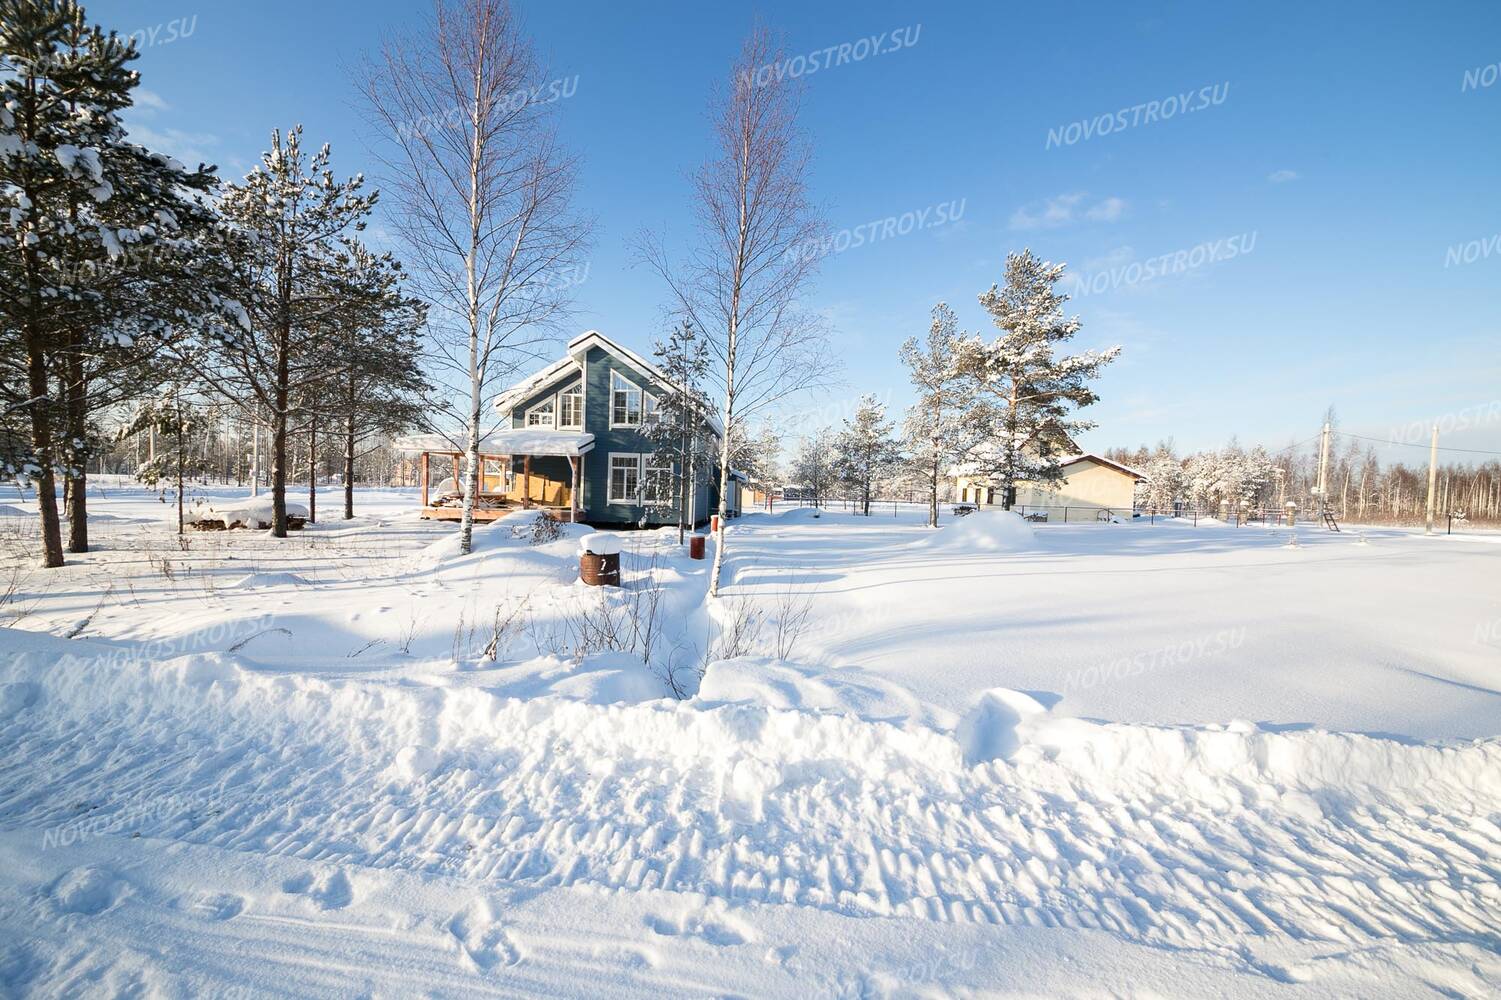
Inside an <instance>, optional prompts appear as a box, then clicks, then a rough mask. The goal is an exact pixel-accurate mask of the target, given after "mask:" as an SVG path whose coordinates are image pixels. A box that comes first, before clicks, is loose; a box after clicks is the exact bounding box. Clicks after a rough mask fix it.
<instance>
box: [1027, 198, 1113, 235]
mask: <svg viewBox="0 0 1501 1000" xmlns="http://www.w3.org/2000/svg"><path fill="white" fill-rule="evenodd" d="M1127 207H1128V206H1127V203H1126V200H1125V199H1124V198H1116V197H1109V198H1102V199H1100V200H1098V201H1094V202H1091V201H1090V200H1089V194H1088V192H1085V191H1075V192H1071V193H1069V194H1060V195H1058V196H1057V197H1054V198H1048V199H1047V200H1046V201H1044V202H1043V203H1042V204H1041V205H1040V206H1039V205H1023V206H1022V207H1021V208H1018V209H1017V210H1016V211H1015V212H1013V213H1011V222H1010V225H1011V228H1012V229H1019V230H1029V229H1058V228H1060V227H1062V226H1068V225H1072V224H1073V223H1075V222H1078V221H1080V220H1081V219H1082V220H1086V221H1089V222H1116V221H1118V220H1119V219H1120V218H1121V217H1122V216H1123V215H1125V213H1126V208H1127Z"/></svg>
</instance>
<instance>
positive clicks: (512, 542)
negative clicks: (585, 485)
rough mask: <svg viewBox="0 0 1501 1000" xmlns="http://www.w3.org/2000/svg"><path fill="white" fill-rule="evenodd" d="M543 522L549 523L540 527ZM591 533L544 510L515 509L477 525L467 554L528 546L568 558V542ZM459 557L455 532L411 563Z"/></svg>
mask: <svg viewBox="0 0 1501 1000" xmlns="http://www.w3.org/2000/svg"><path fill="white" fill-rule="evenodd" d="M544 521H546V522H550V523H548V524H543V523H542V522H544ZM593 532H594V529H593V528H591V527H589V526H588V525H585V524H565V523H560V522H558V521H554V520H553V519H552V518H550V517H549V516H548V515H547V514H546V513H545V512H544V511H540V510H517V511H513V512H512V513H510V514H507V515H506V516H504V517H498V518H496V519H495V520H493V521H490V522H489V523H488V524H481V523H478V522H476V523H475V525H474V534H473V539H472V542H471V549H470V553H469V554H470V556H475V555H484V554H488V553H491V552H495V551H498V550H503V549H515V548H524V547H526V546H529V545H530V546H534V547H535V548H536V550H537V551H540V552H545V553H548V554H550V555H552V554H556V555H560V556H568V557H570V558H571V557H572V556H573V555H574V552H575V550H574V547H573V545H572V544H570V542H571V540H572V539H577V538H581V537H583V536H585V535H589V534H592V533H593ZM459 558H462V557H461V556H460V554H459V533H458V531H457V530H455V531H453V532H452V533H451V534H446V535H444V536H443V537H442V538H440V539H438V540H437V541H435V542H433V543H432V544H430V545H428V546H427V547H426V548H424V549H422V550H421V551H420V552H418V553H417V555H416V556H415V559H414V561H415V563H416V565H418V566H421V567H432V566H437V565H439V564H441V563H446V562H451V561H453V560H455V559H459Z"/></svg>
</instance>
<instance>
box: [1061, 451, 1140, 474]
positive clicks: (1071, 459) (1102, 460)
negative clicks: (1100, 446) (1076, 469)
mask: <svg viewBox="0 0 1501 1000" xmlns="http://www.w3.org/2000/svg"><path fill="white" fill-rule="evenodd" d="M1086 459H1088V460H1089V461H1093V462H1098V463H1099V464H1100V465H1106V466H1109V467H1110V468H1112V469H1114V470H1116V471H1117V472H1124V473H1125V474H1126V475H1128V476H1134V477H1135V478H1137V479H1146V478H1147V477H1146V476H1145V475H1143V474H1142V473H1140V472H1138V471H1136V470H1135V469H1133V468H1131V467H1130V466H1129V465H1122V464H1121V463H1119V462H1113V461H1111V460H1110V459H1108V458H1106V457H1105V456H1104V455H1096V454H1095V453H1094V452H1084V453H1083V454H1081V455H1068V456H1066V457H1064V458H1060V459H1059V460H1058V464H1059V465H1073V464H1074V463H1075V462H1083V461H1085V460H1086Z"/></svg>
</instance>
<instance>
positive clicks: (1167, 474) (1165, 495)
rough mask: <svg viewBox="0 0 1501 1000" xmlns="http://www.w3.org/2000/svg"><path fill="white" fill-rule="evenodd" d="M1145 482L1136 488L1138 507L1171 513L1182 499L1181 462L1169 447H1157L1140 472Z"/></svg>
mask: <svg viewBox="0 0 1501 1000" xmlns="http://www.w3.org/2000/svg"><path fill="white" fill-rule="evenodd" d="M1141 472H1142V474H1143V475H1144V476H1145V477H1146V480H1147V481H1146V482H1145V483H1143V484H1141V485H1140V486H1138V488H1137V503H1138V506H1141V507H1144V508H1146V509H1147V510H1151V511H1158V512H1163V513H1173V512H1175V511H1176V510H1177V505H1178V502H1179V501H1180V500H1182V499H1183V483H1184V471H1183V462H1182V461H1181V460H1180V459H1179V458H1178V457H1177V456H1176V455H1174V454H1173V452H1172V449H1171V447H1168V446H1166V445H1162V446H1159V447H1158V449H1157V451H1156V452H1154V453H1153V454H1152V456H1151V457H1150V458H1148V459H1147V461H1146V463H1145V467H1144V468H1143V469H1142V470H1141Z"/></svg>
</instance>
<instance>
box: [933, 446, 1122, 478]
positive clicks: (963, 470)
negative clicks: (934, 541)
mask: <svg viewBox="0 0 1501 1000" xmlns="http://www.w3.org/2000/svg"><path fill="white" fill-rule="evenodd" d="M983 448H985V446H981V449H983ZM981 449H972V450H971V451H970V454H971V455H974V454H980V453H982V452H981ZM983 453H984V454H986V455H994V449H993V448H992V449H990V450H989V451H985V452H983ZM1057 461H1058V465H1059V467H1061V468H1066V467H1067V466H1070V465H1075V464H1077V463H1079V462H1095V463H1097V464H1099V465H1103V466H1106V467H1108V468H1111V469H1114V470H1116V471H1117V472H1121V473H1124V474H1126V475H1128V476H1131V477H1132V478H1134V479H1141V480H1145V479H1146V478H1147V477H1146V476H1144V475H1142V474H1141V473H1140V472H1137V471H1136V470H1135V469H1133V468H1131V467H1130V466H1128V465H1122V464H1121V463H1119V462H1112V461H1111V460H1110V459H1108V458H1106V457H1105V456H1103V455H1096V454H1095V453H1094V452H1089V451H1086V452H1080V453H1079V454H1077V455H1060V456H1058V459H1057ZM981 471H983V470H982V468H981V464H980V463H978V462H960V463H959V464H957V465H954V466H952V467H950V468H949V475H950V476H974V475H978V474H979V473H980V472H981Z"/></svg>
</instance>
